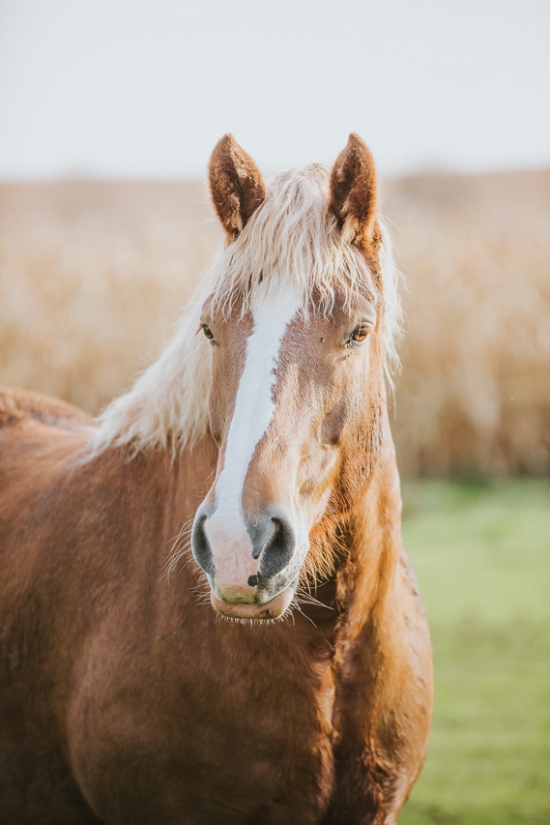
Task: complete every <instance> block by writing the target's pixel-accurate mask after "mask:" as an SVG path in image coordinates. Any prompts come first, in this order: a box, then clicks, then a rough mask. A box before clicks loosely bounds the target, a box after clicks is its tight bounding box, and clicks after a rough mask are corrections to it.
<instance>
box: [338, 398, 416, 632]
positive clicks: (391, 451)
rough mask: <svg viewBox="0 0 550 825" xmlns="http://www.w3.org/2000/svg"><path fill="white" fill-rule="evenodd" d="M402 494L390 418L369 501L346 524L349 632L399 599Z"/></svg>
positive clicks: (344, 602)
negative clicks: (397, 594)
mask: <svg viewBox="0 0 550 825" xmlns="http://www.w3.org/2000/svg"><path fill="white" fill-rule="evenodd" d="M401 508H402V504H401V490H400V481H399V473H398V469H397V462H396V457H395V448H394V444H393V439H392V436H391V431H390V426H389V420H388V416H387V412H385V414H384V422H383V438H382V446H381V452H380V456H379V458H378V460H377V462H376V464H375V466H374V468H373V471H372V475H371V478H370V481H369V484H368V487H367V489H366V492H365V493H364V495H363V496H362V497H361V498H360V500H359V501H358V502H357V504H356V506H355V507H354V508H353V510H352V512H351V514H350V515H349V516H348V517H347V518H346V526H345V530H344V544H345V553H344V554H343V560H342V564H341V566H340V568H339V570H338V572H337V576H336V582H337V586H336V598H337V602H338V604H339V606H340V610H341V611H343V612H344V613H345V615H346V619H347V623H348V626H349V629H350V632H352V633H353V632H354V628H355V629H356V631H357V632H358V631H359V629H360V627H362V626H363V625H364V622H365V621H366V620H368V618H369V617H370V618H374V619H376V618H377V617H378V618H380V617H381V616H382V614H386V613H387V608H388V606H389V605H390V604H391V602H392V599H393V597H395V594H396V583H397V579H398V569H399V560H400V556H401V553H402V539H401Z"/></svg>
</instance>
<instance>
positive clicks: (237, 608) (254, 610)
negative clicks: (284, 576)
mask: <svg viewBox="0 0 550 825" xmlns="http://www.w3.org/2000/svg"><path fill="white" fill-rule="evenodd" d="M293 598H294V588H293V587H292V585H290V586H289V587H287V588H286V589H285V590H283V591H282V592H281V593H278V594H277V596H275V598H273V599H271V600H270V601H268V602H264V603H263V604H246V603H244V602H234V603H233V604H232V603H230V602H222V600H221V599H218V597H217V596H215V595H214V593H211V601H212V607H213V608H214V610H215V611H216V613H219V614H220V616H225V617H226V618H229V619H248V620H249V621H252V622H266V621H269V620H270V619H279V618H280V617H281V616H283V615H284V613H286V611H287V610H288V608H289V607H290V605H291V602H292V599H293Z"/></svg>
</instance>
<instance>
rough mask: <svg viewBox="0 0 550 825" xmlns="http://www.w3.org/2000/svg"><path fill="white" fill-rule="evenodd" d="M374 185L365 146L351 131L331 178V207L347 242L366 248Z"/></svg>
mask: <svg viewBox="0 0 550 825" xmlns="http://www.w3.org/2000/svg"><path fill="white" fill-rule="evenodd" d="M376 202H377V184H376V170H375V168H374V160H373V157H372V155H371V153H370V150H369V148H368V146H367V144H366V143H365V142H364V141H363V140H362V139H361V138H360V137H359V135H356V134H355V132H352V133H351V135H350V136H349V140H348V144H347V146H346V148H345V149H344V150H343V151H342V152H340V154H339V155H338V158H337V160H336V163H335V164H334V167H333V169H332V173H331V176H330V208H331V209H332V211H333V212H334V214H335V215H336V219H337V220H338V225H339V226H340V229H341V231H342V238H343V240H344V241H346V242H347V243H353V244H356V245H357V246H365V245H367V246H368V245H369V244H370V241H371V239H372V230H373V228H374V223H375V217H376Z"/></svg>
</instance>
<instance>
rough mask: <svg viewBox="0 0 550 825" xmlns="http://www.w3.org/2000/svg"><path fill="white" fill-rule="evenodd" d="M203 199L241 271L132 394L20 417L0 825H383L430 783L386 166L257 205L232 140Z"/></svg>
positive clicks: (5, 622)
mask: <svg viewBox="0 0 550 825" xmlns="http://www.w3.org/2000/svg"><path fill="white" fill-rule="evenodd" d="M209 181H210V190H211V195H212V201H213V205H214V207H215V211H216V213H217V216H218V217H219V220H220V222H221V224H222V227H223V229H224V231H225V236H226V245H225V247H224V249H223V251H221V253H220V255H219V256H218V258H217V259H216V261H215V262H214V264H213V265H212V267H211V268H210V269H209V270H208V271H207V272H206V274H205V275H204V276H203V277H202V278H201V280H200V283H199V286H198V288H197V291H196V293H195V295H194V297H193V298H192V299H191V301H190V302H189V304H188V306H187V308H186V309H185V311H184V313H183V316H182V318H181V321H180V323H179V325H178V327H177V329H176V331H175V333H174V335H173V337H172V338H171V340H170V341H169V343H168V344H167V346H166V348H165V349H164V351H163V352H162V354H161V356H160V358H159V359H158V360H157V361H156V362H155V363H154V364H153V365H152V366H150V367H149V368H148V369H147V370H146V371H145V372H144V373H143V374H142V375H141V377H139V378H138V380H137V381H136V383H135V384H134V385H133V386H132V388H131V389H130V390H129V391H128V392H127V393H126V394H124V395H122V396H120V397H119V398H117V399H115V400H114V401H113V402H112V403H111V404H110V405H109V406H108V407H107V408H106V409H105V410H104V411H103V413H102V414H101V415H100V416H99V418H98V419H93V418H92V417H90V416H88V415H87V414H86V413H84V412H81V411H79V410H77V409H76V408H74V407H72V406H70V405H68V404H66V403H64V402H61V401H54V400H52V399H48V398H46V397H43V396H40V395H37V394H33V393H30V392H25V391H21V390H5V391H4V392H2V395H1V403H0V424H1V428H0V559H1V561H0V564H1V576H0V592H1V597H0V685H1V687H0V705H1V709H0V719H1V724H0V823H2V825H17V823H25V825H34V824H36V825H44V823H56V825H88V824H90V825H92V824H95V825H97V823H110V825H129V824H130V823H131V825H176V824H177V825H220V824H221V823H223V825H253V824H255V823H264V824H265V825H288V824H289V823H296V825H298V823H299V825H321V824H322V825H337V824H338V823H340V824H342V825H343V823H345V824H346V825H353V824H354V823H362V824H364V823H377V825H382V824H383V825H390V823H394V822H396V820H397V817H398V815H399V812H400V810H401V809H402V807H403V805H404V803H405V801H406V799H407V797H408V794H409V792H410V789H411V787H412V785H413V783H414V782H415V780H416V778H417V776H418V774H419V771H420V769H421V766H422V764H423V761H424V758H425V753H426V748H427V740H428V733H429V727H430V719H431V709H432V658H431V645H430V638H429V632H428V627H427V621H426V616H425V611H424V607H423V603H422V600H421V597H420V594H419V591H418V588H417V585H416V583H415V579H414V575H413V572H412V569H411V566H410V564H409V561H408V559H407V556H406V553H405V550H404V548H403V544H402V539H401V495H400V482H399V476H398V470H397V464H396V457H395V450H394V446H393V442H392V437H391V431H390V422H389V415H388V394H389V392H390V387H391V384H390V382H391V369H392V365H394V362H395V359H396V346H397V342H398V339H399V335H400V330H401V325H402V324H401V308H400V302H399V297H398V277H399V276H398V273H397V270H396V268H395V266H394V265H393V259H392V252H391V243H390V239H389V236H388V233H387V230H386V228H385V226H384V223H383V221H382V220H381V218H380V216H379V214H378V207H377V199H378V196H377V192H378V189H377V177H376V172H375V166H374V162H373V158H372V155H371V153H370V151H369V149H368V148H367V146H366V145H365V143H364V142H363V141H362V139H361V138H360V137H359V136H357V135H356V134H351V135H350V138H349V141H348V143H347V146H346V147H345V148H344V150H343V151H342V152H341V154H340V155H339V156H338V159H337V160H336V163H335V164H334V166H333V168H332V170H331V171H330V172H329V171H327V170H326V169H325V168H323V167H322V166H319V165H313V166H309V167H307V168H306V169H304V170H302V171H291V172H287V173H283V174H281V175H279V176H277V177H276V178H275V179H274V180H273V182H272V183H271V185H270V186H268V187H266V185H265V183H264V179H263V177H262V175H261V174H260V172H259V170H258V168H257V166H256V164H255V163H254V161H253V160H252V158H251V157H250V156H249V155H248V154H247V153H246V152H245V151H244V150H243V149H242V148H241V147H240V146H239V144H238V143H237V142H236V141H235V139H234V138H233V137H232V136H231V135H226V136H225V137H223V138H222V140H221V141H220V142H219V143H218V145H217V146H216V147H215V149H214V151H213V153H212V156H211V160H210V165H209Z"/></svg>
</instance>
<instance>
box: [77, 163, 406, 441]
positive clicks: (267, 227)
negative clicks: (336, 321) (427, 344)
mask: <svg viewBox="0 0 550 825" xmlns="http://www.w3.org/2000/svg"><path fill="white" fill-rule="evenodd" d="M328 195H329V173H328V172H327V170H326V169H325V168H324V167H322V166H319V165H317V164H315V165H312V166H308V167H307V168H306V169H304V170H302V171H296V170H291V171H288V172H283V173H281V174H279V175H278V176H277V177H276V178H275V179H274V180H273V182H272V184H271V186H270V187H269V188H268V191H267V194H266V198H265V201H264V202H263V204H262V205H261V206H260V207H259V208H258V209H257V210H256V212H255V213H254V214H253V216H252V217H251V219H250V220H249V222H248V223H247V225H246V226H245V228H244V229H243V231H242V232H241V233H240V234H239V235H238V237H237V238H236V239H235V240H234V241H233V242H232V243H230V244H229V245H228V246H227V247H226V249H225V250H224V251H223V252H222V253H221V254H220V255H219V256H218V258H217V259H216V260H215V262H214V263H213V265H212V266H211V267H210V269H209V270H208V271H207V272H206V273H205V275H203V277H202V278H201V281H200V283H199V285H198V288H197V290H196V292H195V294H194V296H193V297H192V299H191V301H190V302H189V304H188V306H187V308H186V310H185V312H184V314H183V316H182V318H181V320H180V322H179V324H178V326H177V329H176V331H175V334H174V335H173V337H172V339H171V340H170V341H169V343H168V344H167V346H166V347H165V349H164V351H163V352H162V354H161V356H160V358H159V359H158V360H157V361H156V362H155V363H153V364H152V365H151V366H150V367H149V368H148V369H147V370H146V371H145V372H144V373H143V374H142V375H141V376H140V377H139V378H138V380H137V381H136V383H135V384H134V386H133V387H132V388H131V389H130V390H129V391H128V392H127V393H125V394H124V395H122V396H120V397H118V398H116V399H115V400H114V401H113V402H111V404H109V406H108V407H106V409H105V410H104V411H103V412H102V414H101V415H100V416H99V422H98V423H99V428H98V431H97V435H96V437H95V439H94V443H93V454H97V453H98V452H101V451H103V450H104V449H107V448H108V447H114V446H122V445H130V446H131V447H132V449H133V450H134V451H136V452H137V451H139V450H141V449H144V448H146V447H156V448H163V449H169V450H170V451H171V452H172V454H176V453H177V452H179V451H180V450H181V449H183V448H184V447H185V446H186V445H190V444H192V443H193V442H194V441H195V440H196V439H197V438H199V437H201V436H202V435H204V434H205V432H206V431H207V428H208V395H209V389H210V381H211V354H210V351H209V345H208V342H207V341H206V339H205V338H204V336H202V335H196V334H195V333H196V332H197V327H198V324H199V318H200V312H201V308H202V305H203V303H204V301H205V300H206V298H207V297H209V296H213V300H214V302H215V304H217V305H218V307H221V308H222V310H223V311H224V312H229V311H230V310H231V308H232V306H233V305H234V302H235V300H236V298H237V297H238V298H239V299H240V300H241V301H242V311H243V312H246V310H247V308H248V306H249V305H250V301H251V300H252V298H253V296H254V295H255V294H256V293H257V290H258V289H260V288H262V287H261V284H262V283H263V281H264V277H265V278H268V277H269V279H270V283H269V289H270V295H271V296H272V299H273V301H274V302H276V301H277V295H278V290H279V289H280V290H281V291H282V290H283V289H285V288H287V287H288V286H289V285H292V286H293V287H294V289H295V290H296V292H297V294H298V295H299V296H301V299H302V309H303V311H304V312H307V310H308V307H309V305H310V304H311V300H312V296H313V295H314V294H315V300H316V304H317V305H318V306H319V304H320V308H321V311H323V312H325V313H327V314H328V313H330V311H331V308H332V306H333V304H334V300H335V296H336V294H337V293H338V294H340V295H341V294H342V293H343V294H344V300H345V302H347V301H348V300H349V298H350V297H351V294H352V292H353V291H354V290H357V289H359V290H363V291H364V290H367V291H369V292H372V287H371V286H369V281H370V278H369V274H368V267H367V263H366V261H365V258H364V256H363V255H362V254H361V252H360V251H359V250H358V249H357V248H356V247H354V246H352V245H351V244H349V243H346V242H345V241H344V240H343V239H342V237H341V233H340V230H339V228H338V226H337V221H336V218H335V217H334V215H332V213H331V212H330V210H329V209H328ZM380 235H381V237H380V246H379V249H378V253H377V258H378V260H377V266H376V272H375V273H374V274H375V276H376V277H378V278H380V280H381V282H382V287H383V302H384V318H383V337H384V359H385V369H386V375H387V377H388V380H389V382H390V384H391V374H392V372H393V370H394V369H396V368H397V366H398V364H399V361H398V356H397V345H398V342H399V339H400V336H401V330H402V310H401V302H400V299H399V295H398V285H399V283H398V282H399V277H400V276H399V273H398V271H397V269H396V267H395V266H394V262H393V255H392V248H391V241H390V238H389V235H388V232H387V230H386V228H385V226H384V225H383V224H382V225H380ZM264 288H265V284H264Z"/></svg>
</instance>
